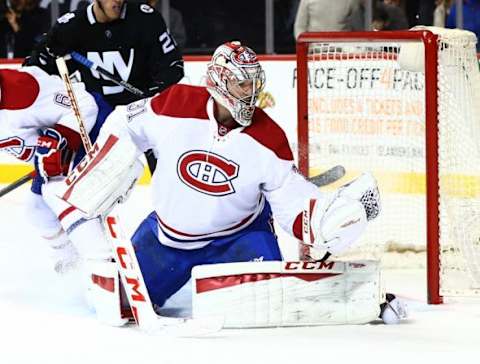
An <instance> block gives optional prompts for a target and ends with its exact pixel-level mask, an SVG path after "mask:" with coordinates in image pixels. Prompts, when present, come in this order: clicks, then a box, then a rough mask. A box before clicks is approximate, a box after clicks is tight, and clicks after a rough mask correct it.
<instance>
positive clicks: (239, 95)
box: [207, 43, 265, 126]
mask: <svg viewBox="0 0 480 364" xmlns="http://www.w3.org/2000/svg"><path fill="white" fill-rule="evenodd" d="M264 86H265V73H264V71H263V70H262V67H261V65H260V63H259V62H258V60H257V57H256V54H255V53H254V52H253V51H252V50H251V49H250V48H248V47H243V46H240V45H239V44H235V43H226V44H224V45H222V46H220V47H219V48H217V50H216V51H215V53H214V55H213V57H212V60H211V62H210V64H209V65H208V70H207V88H208V91H209V92H210V94H211V95H212V96H213V97H214V98H215V100H216V101H218V102H219V103H220V104H222V105H223V106H224V107H225V108H227V109H228V110H229V111H230V113H231V114H232V117H233V119H234V120H235V121H236V122H238V123H239V124H240V125H242V126H248V125H250V124H251V122H252V117H253V112H254V111H255V103H256V102H257V98H258V95H259V94H260V92H261V91H262V90H263V88H264Z"/></svg>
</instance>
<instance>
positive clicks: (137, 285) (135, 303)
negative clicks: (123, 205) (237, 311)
mask: <svg viewBox="0 0 480 364" xmlns="http://www.w3.org/2000/svg"><path fill="white" fill-rule="evenodd" d="M56 62H57V68H58V71H59V73H60V76H61V77H62V79H63V80H64V82H65V87H66V89H67V92H68V94H69V96H71V103H72V109H73V111H74V113H75V116H76V118H77V121H78V123H79V126H80V129H81V130H82V129H83V130H85V128H84V124H83V119H82V117H81V115H80V110H79V108H78V103H77V101H76V98H75V95H74V93H73V88H72V85H71V81H70V78H69V73H68V69H67V65H66V64H65V60H64V59H63V58H62V57H59V58H57V60H56ZM80 136H81V138H82V142H83V143H84V147H85V150H87V151H90V150H91V142H90V138H89V137H88V134H86V133H81V134H80ZM87 153H88V152H87ZM102 222H103V225H104V228H105V234H106V235H107V237H108V240H109V241H110V242H111V244H112V248H113V252H114V255H115V261H116V264H117V268H118V272H119V274H120V278H121V280H122V283H123V287H124V289H125V293H126V296H127V299H128V303H129V304H130V307H131V309H132V313H133V316H134V319H135V321H136V323H137V325H138V327H139V328H140V330H142V331H144V332H146V333H157V332H162V333H168V334H174V335H179V336H198V335H203V334H208V333H212V332H216V331H219V330H220V329H221V328H222V326H223V320H217V319H214V318H205V319H192V318H172V317H164V316H160V315H157V313H156V312H155V310H154V309H153V305H152V302H151V300H150V296H149V294H148V290H147V287H146V285H145V281H144V279H143V274H142V271H141V269H140V265H139V264H138V260H137V258H136V255H135V251H134V248H133V245H132V242H131V241H130V239H128V238H127V237H126V235H125V234H124V232H123V230H122V228H121V223H120V219H119V217H118V214H116V213H115V212H114V206H112V209H110V211H109V212H107V213H105V214H104V215H103V216H102Z"/></svg>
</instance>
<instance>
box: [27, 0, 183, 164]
mask: <svg viewBox="0 0 480 364" xmlns="http://www.w3.org/2000/svg"><path fill="white" fill-rule="evenodd" d="M72 51H76V52H78V53H80V54H81V55H83V56H85V57H87V58H88V59H89V60H90V61H92V62H94V63H95V64H97V65H99V66H101V67H102V68H104V69H106V70H107V71H109V72H110V73H112V74H114V75H115V76H117V77H118V78H121V79H122V80H124V81H127V82H128V83H130V84H132V85H134V86H135V87H137V88H139V89H141V90H143V91H144V93H145V95H144V97H145V96H151V95H154V94H155V93H157V92H161V91H162V90H164V89H166V88H167V87H168V86H170V85H172V84H174V83H177V82H178V81H179V80H180V79H181V78H182V77H183V74H184V72H183V59H182V55H181V53H180V50H179V49H178V47H177V44H176V42H175V40H174V39H173V37H172V36H171V35H170V33H169V31H168V29H167V27H166V25H165V22H164V20H163V18H162V16H161V14H160V13H159V12H157V11H156V10H155V9H153V8H152V7H150V6H149V5H147V4H140V3H132V2H126V1H125V0H94V2H93V4H91V5H89V6H88V7H87V8H86V9H83V10H77V11H75V12H72V13H67V14H65V15H63V16H61V17H60V18H59V19H58V20H57V22H56V24H55V25H54V27H53V28H52V29H51V30H50V31H49V33H48V34H47V35H46V37H45V40H44V42H42V44H40V45H39V46H38V47H37V48H36V49H35V50H34V51H33V52H32V55H31V56H30V57H28V58H27V59H26V61H25V64H26V65H36V66H39V67H41V68H43V69H44V70H45V71H47V72H48V73H51V74H52V73H57V69H56V65H55V57H56V56H64V55H67V54H69V53H70V52H72ZM68 66H69V70H70V73H75V72H77V74H78V75H80V77H81V81H82V82H84V83H85V85H86V87H87V90H88V91H95V92H98V93H100V94H102V95H103V96H104V98H105V100H106V101H107V102H108V103H110V104H111V105H112V106H117V105H124V104H128V103H130V102H132V101H135V100H137V99H139V98H140V96H138V95H134V94H132V93H130V92H129V91H127V90H125V89H124V88H123V87H122V86H118V85H117V84H115V83H113V82H112V81H111V80H109V79H107V78H105V77H103V76H102V75H100V74H99V73H98V72H97V71H95V70H91V69H88V68H86V67H84V66H82V65H79V64H77V63H76V62H74V61H73V60H70V61H69V62H68ZM151 164H152V163H151V161H150V160H149V167H150V170H151V171H152V167H153V168H154V166H152V165H151Z"/></svg>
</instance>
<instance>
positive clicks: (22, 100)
mask: <svg viewBox="0 0 480 364" xmlns="http://www.w3.org/2000/svg"><path fill="white" fill-rule="evenodd" d="M0 89H1V92H2V96H1V98H0V110H2V109H3V110H19V109H26V108H27V107H29V106H32V104H33V103H34V102H35V100H36V99H37V96H38V94H39V93H40V85H39V84H38V82H37V80H36V79H35V77H33V76H32V75H31V74H29V73H27V72H20V71H17V70H8V69H0Z"/></svg>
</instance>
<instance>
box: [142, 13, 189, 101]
mask: <svg viewBox="0 0 480 364" xmlns="http://www.w3.org/2000/svg"><path fill="white" fill-rule="evenodd" d="M145 18H146V19H148V22H149V24H150V26H149V27H148V33H147V35H146V36H147V37H148V38H149V43H150V45H149V47H150V49H151V51H150V56H149V60H148V67H149V75H150V79H149V84H148V87H147V89H148V90H147V93H148V95H154V94H156V93H158V92H161V91H163V90H165V89H166V88H167V87H169V86H171V85H173V84H175V83H177V82H178V81H180V80H181V79H182V78H183V76H184V69H183V58H182V54H181V52H180V49H179V48H178V45H177V43H176V41H175V39H174V38H173V36H172V35H171V34H170V33H169V31H168V29H167V26H166V24H165V21H164V20H163V18H162V16H161V15H160V13H158V12H157V11H154V12H153V13H151V14H147V16H146V17H145ZM152 30H153V31H152Z"/></svg>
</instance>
